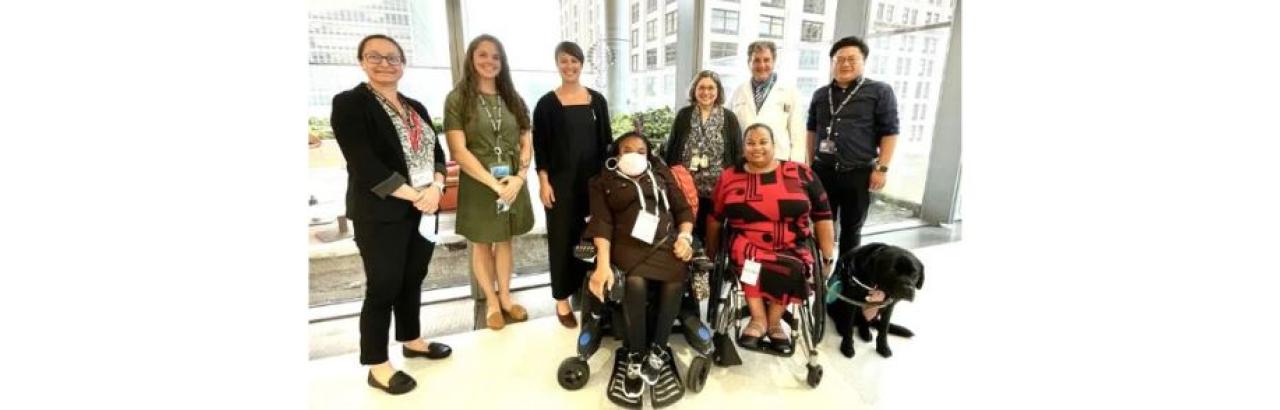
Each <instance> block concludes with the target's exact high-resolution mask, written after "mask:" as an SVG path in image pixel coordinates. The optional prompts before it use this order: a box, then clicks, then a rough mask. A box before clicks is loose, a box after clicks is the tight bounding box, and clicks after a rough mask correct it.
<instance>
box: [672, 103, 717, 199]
mask: <svg viewBox="0 0 1280 410" xmlns="http://www.w3.org/2000/svg"><path fill="white" fill-rule="evenodd" d="M701 118H702V116H701V115H699V113H698V109H697V108H694V110H693V115H690V116H689V122H690V123H691V124H690V125H689V139H688V140H687V141H685V143H684V152H683V153H681V155H680V159H681V161H683V162H684V163H685V165H686V166H687V167H688V168H689V171H690V172H691V173H692V174H693V185H694V186H696V187H697V188H698V197H699V198H710V197H711V194H712V192H714V191H715V189H716V182H717V181H719V180H720V172H721V168H720V164H721V163H722V159H723V157H724V134H723V132H722V131H721V127H723V126H724V108H723V107H716V109H715V110H713V111H711V115H709V116H707V121H706V122H703V121H701ZM698 154H701V155H704V156H706V159H707V163H706V164H697V167H696V168H697V170H696V171H695V170H694V168H695V167H694V166H693V165H694V162H693V157H694V156H695V155H698Z"/></svg>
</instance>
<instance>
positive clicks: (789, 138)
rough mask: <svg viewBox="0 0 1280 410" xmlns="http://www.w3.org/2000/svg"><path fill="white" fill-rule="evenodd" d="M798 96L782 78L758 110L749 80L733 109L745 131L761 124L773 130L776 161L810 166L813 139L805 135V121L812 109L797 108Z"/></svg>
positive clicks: (731, 103)
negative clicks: (809, 145) (809, 110)
mask: <svg viewBox="0 0 1280 410" xmlns="http://www.w3.org/2000/svg"><path fill="white" fill-rule="evenodd" d="M798 97H799V93H798V92H797V91H796V88H795V87H794V86H792V85H790V84H786V83H784V82H783V81H782V79H781V78H779V79H778V81H775V82H774V84H773V88H772V89H771V90H769V95H768V96H766V97H765V99H764V104H763V105H761V107H760V110H759V111H757V110H756V102H755V96H754V93H753V92H752V91H751V80H750V79H748V80H747V81H746V82H744V83H743V84H742V85H740V86H738V89H737V90H735V91H734V93H733V98H732V99H730V101H729V108H730V109H731V110H733V113H734V114H735V115H737V116H738V123H739V124H740V125H741V126H742V129H743V130H746V129H747V126H750V125H751V124H755V123H757V122H759V123H764V124H765V125H768V126H769V128H771V129H773V144H774V152H773V156H774V157H775V158H777V159H780V160H789V161H795V162H800V163H807V161H806V160H807V159H808V158H809V151H808V147H806V145H808V142H809V141H808V139H809V138H808V134H807V133H806V132H805V125H804V120H805V116H806V115H808V110H807V109H806V108H804V107H800V106H798V105H797V104H798V103H797V101H798V100H799V98H798Z"/></svg>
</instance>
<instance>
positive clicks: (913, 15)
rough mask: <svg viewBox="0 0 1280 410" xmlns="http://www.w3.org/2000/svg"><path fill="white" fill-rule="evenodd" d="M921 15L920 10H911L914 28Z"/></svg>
mask: <svg viewBox="0 0 1280 410" xmlns="http://www.w3.org/2000/svg"><path fill="white" fill-rule="evenodd" d="M919 14H920V10H916V9H912V10H911V25H913V26H914V25H916V17H919Z"/></svg>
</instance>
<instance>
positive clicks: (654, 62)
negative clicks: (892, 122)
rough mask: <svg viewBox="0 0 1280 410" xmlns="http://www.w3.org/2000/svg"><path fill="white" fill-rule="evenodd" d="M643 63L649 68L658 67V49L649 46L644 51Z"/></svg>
mask: <svg viewBox="0 0 1280 410" xmlns="http://www.w3.org/2000/svg"><path fill="white" fill-rule="evenodd" d="M644 65H645V68H648V69H650V70H653V69H656V68H658V49H656V48H651V49H648V50H645V51H644Z"/></svg>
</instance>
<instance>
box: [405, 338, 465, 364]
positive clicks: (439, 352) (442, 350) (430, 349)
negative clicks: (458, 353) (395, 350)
mask: <svg viewBox="0 0 1280 410" xmlns="http://www.w3.org/2000/svg"><path fill="white" fill-rule="evenodd" d="M400 350H401V351H402V352H404V357H405V358H412V357H425V358H428V359H433V360H437V359H443V358H446V357H449V355H450V354H452V353H453V348H452V347H449V345H447V344H444V343H436V342H431V343H427V351H425V352H424V351H421V350H413V349H410V348H409V347H408V346H401V349H400Z"/></svg>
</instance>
